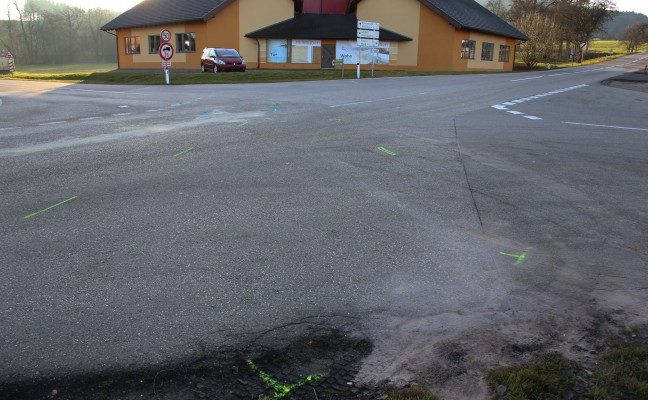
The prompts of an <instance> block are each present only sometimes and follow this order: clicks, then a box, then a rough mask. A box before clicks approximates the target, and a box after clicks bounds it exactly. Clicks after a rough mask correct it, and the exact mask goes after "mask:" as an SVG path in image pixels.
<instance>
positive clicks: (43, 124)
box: [38, 121, 67, 126]
mask: <svg viewBox="0 0 648 400" xmlns="http://www.w3.org/2000/svg"><path fill="white" fill-rule="evenodd" d="M66 122H67V121H52V122H43V123H41V124H38V125H39V126H47V125H58V124H64V123H66Z"/></svg>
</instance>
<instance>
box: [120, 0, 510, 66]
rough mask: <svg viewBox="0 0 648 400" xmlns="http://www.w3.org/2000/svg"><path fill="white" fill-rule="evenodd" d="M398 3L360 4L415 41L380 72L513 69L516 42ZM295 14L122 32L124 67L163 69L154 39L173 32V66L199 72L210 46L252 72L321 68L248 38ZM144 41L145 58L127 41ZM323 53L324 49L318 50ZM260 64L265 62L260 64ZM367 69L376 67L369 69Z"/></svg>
mask: <svg viewBox="0 0 648 400" xmlns="http://www.w3.org/2000/svg"><path fill="white" fill-rule="evenodd" d="M393 1H394V0H364V1H362V2H360V3H359V4H358V10H357V17H358V19H360V20H366V21H377V22H380V25H381V27H383V28H385V29H389V30H392V31H394V32H398V33H400V34H403V35H406V36H409V37H411V38H412V39H413V40H412V41H408V42H391V43H390V51H389V64H388V65H376V66H375V68H376V69H404V70H417V69H418V70H438V71H442V70H445V71H451V70H454V71H470V70H499V71H502V70H504V71H510V70H512V68H513V63H514V57H515V44H516V41H515V39H507V38H503V37H500V36H495V35H489V34H483V33H478V32H472V31H466V30H457V29H456V28H455V27H454V26H453V25H451V24H449V23H448V22H447V21H446V20H445V19H443V18H442V17H441V16H439V15H438V14H436V13H435V12H434V11H432V10H431V9H429V8H428V7H426V6H425V5H423V4H421V2H419V1H418V0H401V3H399V12H393V7H394V6H393ZM293 16H294V8H293V1H292V0H274V1H269V0H235V1H233V2H231V3H230V4H229V5H228V6H227V7H226V8H224V9H223V10H221V11H220V12H219V13H218V14H216V16H215V17H214V18H212V19H210V20H208V21H207V22H206V23H205V22H195V23H187V24H171V25H165V26H154V27H145V28H133V29H120V30H119V31H118V32H117V34H118V40H117V43H118V54H119V66H120V68H124V69H129V68H162V65H161V59H160V57H159V55H158V53H157V51H155V52H154V53H153V54H150V53H149V48H148V46H149V43H148V37H149V35H159V33H160V31H161V30H162V29H169V30H170V31H171V33H172V37H173V39H172V41H171V43H172V44H173V46H174V48H176V53H175V55H174V57H173V59H172V63H173V64H172V68H183V69H196V70H197V69H198V68H200V56H201V54H202V49H203V48H205V47H231V48H236V49H238V50H239V52H240V53H241V55H242V56H243V58H244V59H245V60H246V62H247V64H248V68H257V67H259V66H260V67H261V68H274V69H286V68H297V69H319V68H320V67H321V63H320V60H319V59H316V58H319V57H320V54H321V52H320V53H317V54H315V53H314V54H313V60H312V62H311V63H309V64H297V63H295V64H292V63H269V62H267V61H268V54H267V40H265V39H259V41H258V45H257V40H256V39H251V38H246V37H245V34H246V33H249V32H252V31H255V30H258V29H260V28H262V27H265V26H268V25H272V24H275V23H278V22H281V21H284V20H287V19H290V18H293ZM187 32H193V33H195V34H196V50H195V52H187V53H181V52H178V51H177V46H176V34H177V33H187ZM128 36H139V37H140V54H135V55H130V54H126V52H125V39H124V38H125V37H128ZM464 39H469V40H474V41H475V42H476V46H475V59H474V60H467V59H462V58H461V42H462V40H464ZM483 42H488V43H493V44H494V49H493V52H494V54H493V61H482V60H481V52H482V43H483ZM321 43H322V44H335V43H336V42H335V41H334V40H327V39H325V38H322V39H321ZM500 45H508V46H510V58H509V62H499V61H498V57H499V46H500ZM318 50H320V51H321V49H319V48H318ZM258 61H260V64H259V63H258ZM362 68H363V69H365V68H371V66H370V65H369V66H367V65H363V66H362Z"/></svg>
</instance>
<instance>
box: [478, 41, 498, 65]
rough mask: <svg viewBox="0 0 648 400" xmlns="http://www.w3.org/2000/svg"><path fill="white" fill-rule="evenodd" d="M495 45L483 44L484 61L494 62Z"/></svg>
mask: <svg viewBox="0 0 648 400" xmlns="http://www.w3.org/2000/svg"><path fill="white" fill-rule="evenodd" d="M494 51H495V45H494V44H493V43H486V42H484V43H482V57H481V59H482V61H493V52H494Z"/></svg>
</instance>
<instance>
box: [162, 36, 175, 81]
mask: <svg viewBox="0 0 648 400" xmlns="http://www.w3.org/2000/svg"><path fill="white" fill-rule="evenodd" d="M160 38H161V39H162V44H161V45H160V58H161V59H162V66H163V67H164V77H165V78H166V84H167V85H168V84H169V67H170V66H171V59H172V58H173V53H174V52H175V51H174V50H173V46H172V45H171V43H169V42H168V41H164V39H165V38H166V39H171V32H169V31H168V30H166V29H165V30H163V31H162V32H160Z"/></svg>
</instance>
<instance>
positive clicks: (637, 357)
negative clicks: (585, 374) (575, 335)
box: [589, 328, 648, 400]
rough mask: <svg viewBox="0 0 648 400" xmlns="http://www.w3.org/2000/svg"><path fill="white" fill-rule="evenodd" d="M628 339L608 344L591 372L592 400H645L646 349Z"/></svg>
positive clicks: (647, 387)
mask: <svg viewBox="0 0 648 400" xmlns="http://www.w3.org/2000/svg"><path fill="white" fill-rule="evenodd" d="M644 329H648V328H644ZM631 335H632V334H631ZM631 335H628V336H626V337H625V338H620V339H613V340H611V341H610V342H609V343H608V346H609V348H608V350H607V351H606V352H605V354H604V355H603V357H602V358H601V361H600V362H599V364H598V366H597V368H596V370H595V371H594V387H592V389H591V390H590V392H589V397H590V398H591V399H594V400H603V399H648V345H647V344H645V343H641V342H639V341H637V340H635V339H633V338H632V337H631Z"/></svg>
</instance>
